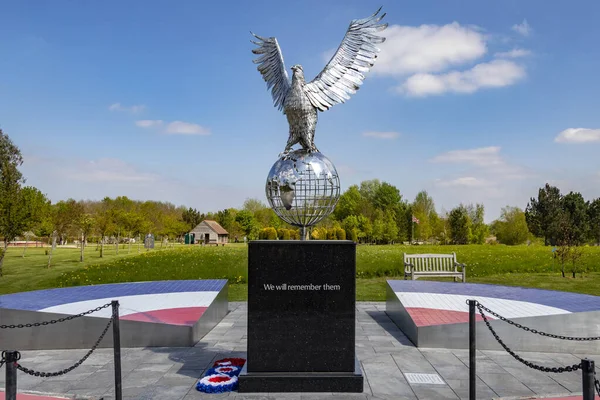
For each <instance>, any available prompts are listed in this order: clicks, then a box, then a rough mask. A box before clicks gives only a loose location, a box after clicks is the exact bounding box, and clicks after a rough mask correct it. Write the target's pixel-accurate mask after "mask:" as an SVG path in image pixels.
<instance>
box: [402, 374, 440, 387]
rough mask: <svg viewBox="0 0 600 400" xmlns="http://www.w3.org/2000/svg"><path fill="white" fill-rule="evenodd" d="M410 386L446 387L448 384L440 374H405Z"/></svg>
mask: <svg viewBox="0 0 600 400" xmlns="http://www.w3.org/2000/svg"><path fill="white" fill-rule="evenodd" d="M404 376H405V377H406V380H407V381H408V383H410V384H425V385H445V384H446V383H445V382H444V381H443V380H442V378H441V377H440V376H439V375H438V374H415V373H407V374H404Z"/></svg>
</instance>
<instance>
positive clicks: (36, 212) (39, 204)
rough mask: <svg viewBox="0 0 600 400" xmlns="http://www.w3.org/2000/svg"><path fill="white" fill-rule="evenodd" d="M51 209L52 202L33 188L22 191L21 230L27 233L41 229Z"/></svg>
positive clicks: (28, 187)
mask: <svg viewBox="0 0 600 400" xmlns="http://www.w3.org/2000/svg"><path fill="white" fill-rule="evenodd" d="M49 207H50V200H48V198H47V197H46V196H45V195H44V194H43V193H42V192H40V191H39V190H38V189H36V188H34V187H32V186H27V187H24V188H23V189H22V190H21V203H20V207H18V211H19V213H20V216H19V219H21V220H22V226H21V228H20V229H23V232H25V231H30V230H35V229H36V228H37V227H39V226H40V225H41V223H42V221H43V218H44V215H46V214H47V212H48V209H49ZM26 248H27V246H25V247H23V254H22V256H23V257H25V249H26Z"/></svg>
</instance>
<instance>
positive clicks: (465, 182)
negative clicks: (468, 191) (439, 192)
mask: <svg viewBox="0 0 600 400" xmlns="http://www.w3.org/2000/svg"><path fill="white" fill-rule="evenodd" d="M436 184H437V185H438V186H441V187H468V188H481V187H486V186H490V182H489V181H487V180H485V179H481V178H475V177H474V176H464V177H460V178H456V179H449V180H442V179H437V180H436Z"/></svg>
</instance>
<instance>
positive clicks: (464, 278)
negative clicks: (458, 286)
mask: <svg viewBox="0 0 600 400" xmlns="http://www.w3.org/2000/svg"><path fill="white" fill-rule="evenodd" d="M466 281H467V274H465V271H463V283H465V282H466Z"/></svg>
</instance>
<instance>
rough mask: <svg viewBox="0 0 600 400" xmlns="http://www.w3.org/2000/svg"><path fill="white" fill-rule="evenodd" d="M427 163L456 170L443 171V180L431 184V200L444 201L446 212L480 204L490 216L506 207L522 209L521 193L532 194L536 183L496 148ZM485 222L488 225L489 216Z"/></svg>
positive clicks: (442, 156) (448, 154)
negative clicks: (456, 207)
mask: <svg viewBox="0 0 600 400" xmlns="http://www.w3.org/2000/svg"><path fill="white" fill-rule="evenodd" d="M429 161H430V162H433V163H447V164H454V165H455V166H456V167H455V168H448V167H444V168H443V169H442V171H443V174H444V175H445V176H442V177H440V178H438V179H435V180H434V181H433V187H432V193H431V194H432V196H434V198H436V195H437V196H438V197H440V198H444V199H445V203H444V204H443V205H444V206H447V207H449V208H453V207H455V206H456V205H457V204H458V203H460V202H463V203H464V202H467V203H470V202H473V203H484V204H486V207H488V210H489V211H491V213H495V212H498V211H499V210H500V209H501V207H504V206H506V205H507V204H511V205H518V206H520V207H523V206H524V204H521V203H522V202H523V199H524V198H523V193H529V192H531V193H534V192H535V185H536V184H538V183H539V182H538V181H539V177H538V176H537V174H535V173H533V172H532V171H531V170H529V169H528V168H524V167H522V166H519V165H514V164H511V163H509V162H508V161H506V160H505V159H504V157H503V156H502V155H501V148H500V147H499V146H489V147H481V148H475V149H465V150H452V151H448V152H445V153H442V154H439V155H437V156H435V157H433V158H431V159H430V160H429ZM457 167H458V170H457ZM531 178H535V179H531ZM523 188H525V189H523ZM440 205H442V204H440ZM492 205H493V209H492V210H490V209H489V207H490V206H492ZM486 218H487V220H488V221H490V218H489V215H488V216H486Z"/></svg>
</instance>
